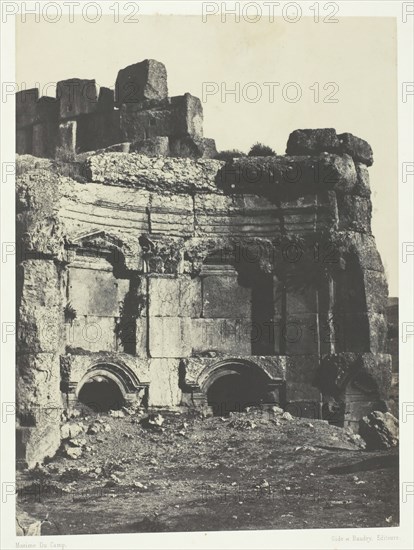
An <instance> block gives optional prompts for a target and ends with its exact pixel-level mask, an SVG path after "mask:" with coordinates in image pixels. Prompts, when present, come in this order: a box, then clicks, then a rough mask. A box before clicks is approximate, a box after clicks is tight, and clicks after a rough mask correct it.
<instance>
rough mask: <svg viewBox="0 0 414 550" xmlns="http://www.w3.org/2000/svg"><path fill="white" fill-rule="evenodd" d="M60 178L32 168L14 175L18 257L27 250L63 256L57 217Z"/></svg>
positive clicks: (27, 251) (52, 255)
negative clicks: (16, 175) (27, 171)
mask: <svg viewBox="0 0 414 550" xmlns="http://www.w3.org/2000/svg"><path fill="white" fill-rule="evenodd" d="M60 183H61V181H60V178H59V176H57V175H56V174H55V173H53V172H51V171H50V170H33V171H30V172H29V173H26V174H23V175H22V176H18V177H17V178H16V212H17V215H16V220H17V222H16V243H17V247H18V254H19V255H18V258H19V259H20V258H21V259H24V258H25V257H26V253H27V254H30V256H31V257H33V255H34V254H37V255H42V256H45V257H49V258H50V257H55V258H59V259H62V258H63V244H64V241H63V227H62V223H61V220H60V219H59V206H60V198H61V186H60Z"/></svg>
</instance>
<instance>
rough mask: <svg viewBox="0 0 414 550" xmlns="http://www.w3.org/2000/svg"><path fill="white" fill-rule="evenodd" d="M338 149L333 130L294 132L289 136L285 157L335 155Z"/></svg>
mask: <svg viewBox="0 0 414 550" xmlns="http://www.w3.org/2000/svg"><path fill="white" fill-rule="evenodd" d="M338 147H339V140H338V136H337V135H336V131H335V129H334V128H317V129H314V130H313V129H309V130H308V129H307V130H295V131H294V132H292V133H291V134H290V136H289V139H288V142H287V146H286V154H287V155H313V154H315V153H323V152H327V153H336V152H337V150H338Z"/></svg>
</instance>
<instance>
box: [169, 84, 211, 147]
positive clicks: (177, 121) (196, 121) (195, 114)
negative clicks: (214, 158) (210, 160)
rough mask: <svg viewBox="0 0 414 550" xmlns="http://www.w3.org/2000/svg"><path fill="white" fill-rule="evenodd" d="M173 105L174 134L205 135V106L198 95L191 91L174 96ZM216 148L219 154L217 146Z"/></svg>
mask: <svg viewBox="0 0 414 550" xmlns="http://www.w3.org/2000/svg"><path fill="white" fill-rule="evenodd" d="M171 107H172V112H173V116H172V122H173V135H177V136H191V137H193V138H202V137H203V106H202V103H201V101H200V99H199V98H198V97H195V96H193V95H191V94H189V93H186V94H184V95H182V96H175V97H172V98H171ZM211 141H213V140H211ZM210 146H211V144H210ZM214 150H215V153H216V154H217V151H216V149H215V146H214Z"/></svg>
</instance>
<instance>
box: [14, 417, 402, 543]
mask: <svg viewBox="0 0 414 550" xmlns="http://www.w3.org/2000/svg"><path fill="white" fill-rule="evenodd" d="M131 412H132V411H131ZM282 413H283V411H281V410H275V411H273V412H269V411H261V410H252V411H250V412H248V413H233V414H231V416H230V417H228V418H221V417H210V418H203V417H201V416H200V415H194V414H192V415H189V414H180V413H171V412H170V413H167V412H162V413H161V414H159V413H157V414H155V415H153V416H152V417H150V418H152V420H151V421H149V420H148V416H147V415H146V414H144V413H140V412H132V414H129V413H128V411H125V412H118V411H112V413H111V414H101V415H98V414H95V413H92V414H89V415H88V416H86V417H84V416H81V417H78V418H72V419H70V420H69V421H68V423H66V424H65V425H64V427H63V436H64V437H66V438H67V439H66V442H65V443H64V444H63V445H62V449H61V451H60V452H59V453H58V455H57V456H56V457H55V458H54V459H53V460H51V461H50V462H49V463H48V464H46V465H45V466H41V467H38V468H36V469H35V470H31V471H29V470H26V471H23V472H19V474H18V502H19V504H20V505H21V507H22V508H23V510H25V511H26V512H28V513H29V514H31V516H33V517H34V518H36V519H40V520H42V526H41V532H42V535H52V534H53V535H56V534H81V533H82V534H93V533H133V532H159V531H208V530H236V529H301V528H303V529H309V528H346V527H386V526H396V525H398V521H399V516H398V514H399V512H398V450H397V449H393V450H388V451H371V452H368V451H366V450H365V449H364V442H363V441H362V440H361V438H359V436H355V435H352V434H351V432H348V431H346V430H344V429H342V428H338V427H336V426H332V425H329V424H328V423H327V422H325V421H320V420H307V419H297V418H292V417H291V416H290V414H289V413H284V414H282ZM113 415H114V416H113Z"/></svg>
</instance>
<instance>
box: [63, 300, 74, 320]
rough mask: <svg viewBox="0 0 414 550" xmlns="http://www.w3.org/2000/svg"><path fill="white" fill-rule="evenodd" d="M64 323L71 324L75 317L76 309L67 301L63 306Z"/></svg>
mask: <svg viewBox="0 0 414 550" xmlns="http://www.w3.org/2000/svg"><path fill="white" fill-rule="evenodd" d="M64 314H65V323H70V324H72V323H73V321H74V320H75V319H76V317H77V313H76V309H75V308H74V307H73V306H72V304H71V303H70V302H68V303H67V304H66V306H65V308H64Z"/></svg>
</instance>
